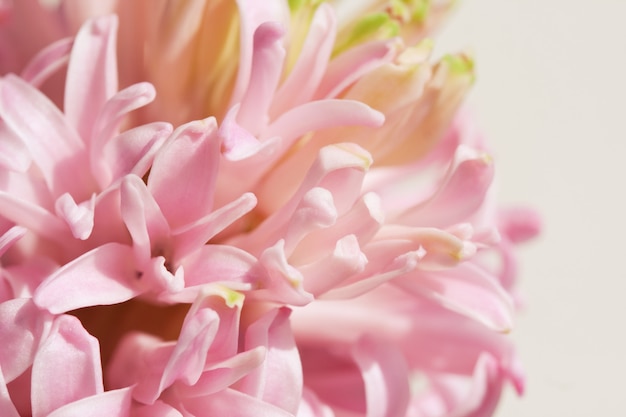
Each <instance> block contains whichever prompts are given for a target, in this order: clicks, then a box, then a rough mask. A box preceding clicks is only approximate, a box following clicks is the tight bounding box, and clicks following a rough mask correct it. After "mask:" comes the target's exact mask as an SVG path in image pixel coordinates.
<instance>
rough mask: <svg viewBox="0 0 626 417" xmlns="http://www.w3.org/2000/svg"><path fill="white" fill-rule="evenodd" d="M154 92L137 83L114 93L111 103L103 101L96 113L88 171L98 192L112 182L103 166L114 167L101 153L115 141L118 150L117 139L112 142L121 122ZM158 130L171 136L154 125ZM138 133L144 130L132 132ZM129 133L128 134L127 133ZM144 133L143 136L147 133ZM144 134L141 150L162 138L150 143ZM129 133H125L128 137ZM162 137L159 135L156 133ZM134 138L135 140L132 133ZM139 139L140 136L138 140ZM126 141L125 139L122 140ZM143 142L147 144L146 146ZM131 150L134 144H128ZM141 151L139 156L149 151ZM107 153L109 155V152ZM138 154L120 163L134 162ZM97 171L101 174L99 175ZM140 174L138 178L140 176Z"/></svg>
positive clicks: (166, 126) (148, 99) (107, 169)
mask: <svg viewBox="0 0 626 417" xmlns="http://www.w3.org/2000/svg"><path fill="white" fill-rule="evenodd" d="M155 95H156V92H155V90H154V87H153V86H152V85H151V84H148V83H139V84H134V85H131V86H130V87H127V88H125V89H124V90H122V91H120V92H118V93H116V94H115V95H114V96H113V97H111V99H109V100H107V101H106V103H105V104H104V105H103V107H102V109H101V111H100V112H98V115H97V119H96V121H95V122H94V123H96V125H95V126H94V127H93V130H92V135H91V137H90V141H91V144H90V145H91V146H90V149H89V158H90V163H91V169H92V172H93V175H94V177H95V178H96V179H97V180H98V183H99V185H100V187H101V188H105V187H106V186H107V185H109V183H110V182H111V181H112V178H110V175H111V173H110V172H111V168H110V166H107V164H106V162H109V163H110V164H111V165H114V164H115V163H116V162H111V161H109V160H108V159H107V158H102V154H103V153H104V152H105V149H106V148H107V147H109V146H111V144H110V143H111V141H114V140H115V141H117V142H118V146H119V141H120V139H118V138H116V136H119V135H118V133H119V127H120V125H121V123H122V121H123V119H124V117H126V116H127V115H128V113H129V112H131V111H132V110H135V109H137V108H139V107H142V106H145V105H146V104H148V103H150V102H151V101H152V100H154V97H155ZM157 126H159V127H164V128H165V129H166V130H167V133H168V134H169V133H171V127H170V126H169V125H168V124H164V123H162V124H160V125H157ZM141 129H144V130H145V129H146V128H145V127H138V128H135V129H133V131H135V132H136V131H139V132H141ZM131 132H132V131H131ZM149 132H150V130H148V131H147V132H145V133H149ZM145 133H144V136H143V140H142V141H141V142H140V144H139V145H141V146H142V147H145V146H146V145H148V144H153V143H154V142H155V140H156V143H159V144H161V143H162V141H163V140H164V139H165V138H161V137H157V138H155V139H152V138H150V137H147V138H146V137H145ZM128 134H130V133H126V135H128ZM160 135H163V133H160ZM135 136H138V135H137V134H136V133H135ZM139 138H142V136H139ZM126 141H128V139H126ZM146 142H147V143H146ZM131 145H133V147H137V144H131ZM139 149H140V150H142V153H147V152H148V151H150V148H148V149H146V150H143V149H142V148H139ZM132 150H133V148H130V149H128V151H132ZM155 151H156V150H153V151H152V152H151V153H152V156H154V153H155ZM109 152H110V151H109ZM142 153H140V154H139V155H134V154H133V153H131V154H130V155H124V156H123V157H124V159H131V160H136V159H138V158H139V157H141V156H142ZM101 171H104V172H102V173H101ZM143 174H144V172H142V173H141V174H140V175H143Z"/></svg>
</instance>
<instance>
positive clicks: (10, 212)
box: [0, 191, 72, 242]
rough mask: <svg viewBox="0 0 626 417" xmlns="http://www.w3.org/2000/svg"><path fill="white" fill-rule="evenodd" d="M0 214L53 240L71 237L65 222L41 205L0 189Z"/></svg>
mask: <svg viewBox="0 0 626 417" xmlns="http://www.w3.org/2000/svg"><path fill="white" fill-rule="evenodd" d="M0 215H2V217H4V218H5V219H7V220H10V221H12V222H14V223H16V224H18V225H20V226H23V227H25V228H26V229H29V230H30V231H32V232H34V233H37V234H39V235H41V236H44V237H47V238H49V239H51V240H53V241H62V242H67V240H68V239H70V240H71V239H72V237H71V235H70V233H69V232H68V227H67V224H66V223H64V222H63V221H61V220H60V219H59V218H58V217H57V216H55V215H53V214H52V213H50V212H49V211H47V210H45V209H43V208H42V207H41V206H39V205H37V204H34V203H32V202H30V201H25V200H22V199H20V198H19V197H17V196H16V195H15V193H10V192H4V191H0Z"/></svg>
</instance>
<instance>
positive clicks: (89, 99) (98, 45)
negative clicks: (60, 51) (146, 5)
mask: <svg viewBox="0 0 626 417" xmlns="http://www.w3.org/2000/svg"><path fill="white" fill-rule="evenodd" d="M117 26H118V21H117V17H116V16H114V15H111V16H106V17H98V18H95V19H92V20H89V21H88V22H87V23H85V24H84V25H83V26H82V27H81V29H80V30H79V32H78V34H77V35H76V40H75V41H74V47H73V48H72V55H71V57H70V63H69V67H68V70H67V82H66V84H65V103H64V108H65V114H66V117H67V120H68V121H69V122H70V123H71V124H72V126H74V128H75V129H76V130H77V131H78V133H79V135H80V136H81V137H82V138H83V140H84V141H86V142H88V141H90V140H91V136H92V134H93V131H92V129H93V127H94V125H95V122H96V119H97V117H98V114H99V112H100V110H101V109H102V108H103V106H104V104H105V103H106V101H107V100H108V99H109V98H110V97H111V96H113V94H115V92H116V91H117V56H116V51H115V46H116V38H117Z"/></svg>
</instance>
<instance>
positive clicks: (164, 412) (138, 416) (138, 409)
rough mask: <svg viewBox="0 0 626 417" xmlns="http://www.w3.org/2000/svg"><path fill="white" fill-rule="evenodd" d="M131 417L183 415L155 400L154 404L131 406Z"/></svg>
mask: <svg viewBox="0 0 626 417" xmlns="http://www.w3.org/2000/svg"><path fill="white" fill-rule="evenodd" d="M132 416H133V417H183V415H182V414H181V413H180V411H178V410H177V409H175V408H174V407H172V406H171V405H169V404H166V403H164V402H163V401H160V400H157V401H156V402H155V403H154V404H150V405H145V404H139V403H135V404H133V411H132Z"/></svg>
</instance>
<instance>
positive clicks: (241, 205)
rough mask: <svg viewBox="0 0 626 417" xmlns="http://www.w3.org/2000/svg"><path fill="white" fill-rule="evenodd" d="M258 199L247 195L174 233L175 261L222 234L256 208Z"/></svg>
mask: <svg viewBox="0 0 626 417" xmlns="http://www.w3.org/2000/svg"><path fill="white" fill-rule="evenodd" d="M256 202H257V200H256V197H255V196H254V194H252V193H245V194H243V195H242V196H241V197H239V198H238V199H237V200H235V201H233V202H231V203H229V204H226V205H225V206H223V207H220V208H219V209H217V210H214V211H212V212H211V213H210V214H208V215H207V216H205V217H203V218H201V219H198V220H197V221H196V222H194V223H191V224H188V225H186V226H185V227H183V228H179V229H176V230H174V231H173V232H172V234H173V236H172V239H173V242H174V244H173V245H174V247H175V248H176V253H175V259H176V260H181V259H183V258H184V257H186V256H187V255H189V254H190V253H192V252H193V251H195V250H197V249H198V248H199V247H202V246H203V245H204V244H205V243H206V242H208V241H209V240H211V239H212V238H213V237H215V236H216V235H217V234H218V233H220V232H222V231H223V230H224V229H226V228H227V227H228V226H230V225H231V224H233V223H234V222H235V221H236V220H238V219H240V218H241V217H243V216H244V215H245V214H247V213H249V212H250V211H251V210H252V209H253V208H254V207H255V206H256Z"/></svg>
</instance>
